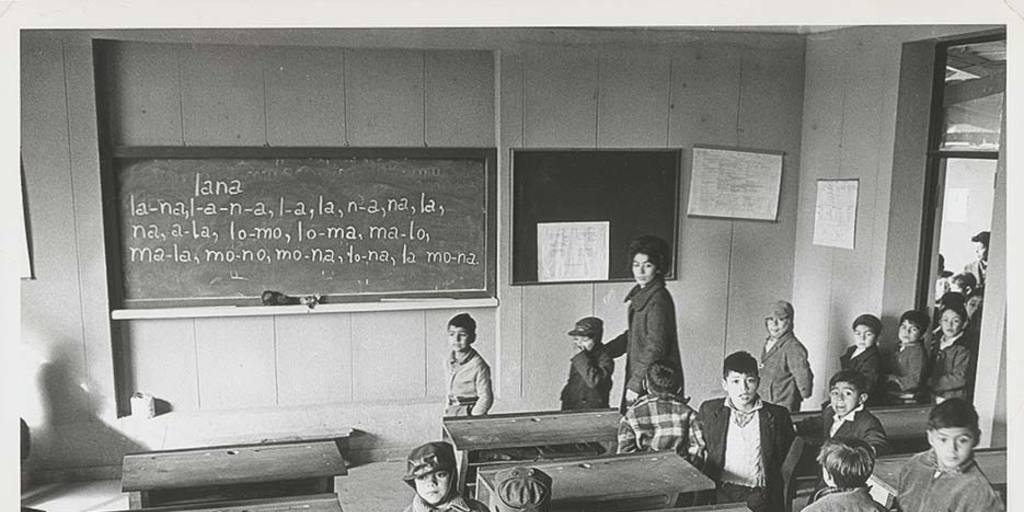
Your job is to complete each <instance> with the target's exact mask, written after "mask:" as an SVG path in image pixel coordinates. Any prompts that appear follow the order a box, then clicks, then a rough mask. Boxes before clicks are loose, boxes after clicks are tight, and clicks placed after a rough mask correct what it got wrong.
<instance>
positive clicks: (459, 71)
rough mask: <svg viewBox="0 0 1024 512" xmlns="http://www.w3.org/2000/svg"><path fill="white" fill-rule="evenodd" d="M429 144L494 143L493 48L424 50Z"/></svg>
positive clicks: (427, 138) (489, 144)
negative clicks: (483, 49) (480, 49)
mask: <svg viewBox="0 0 1024 512" xmlns="http://www.w3.org/2000/svg"><path fill="white" fill-rule="evenodd" d="M424 77H425V80H424V97H425V104H424V108H425V112H426V114H425V118H424V119H425V123H426V130H425V133H426V144H427V145H428V146H483V147H493V146H494V140H495V139H494V92H495V88H494V52H489V51H465V50H464V51H439V50H435V51H429V52H426V53H425V65H424Z"/></svg>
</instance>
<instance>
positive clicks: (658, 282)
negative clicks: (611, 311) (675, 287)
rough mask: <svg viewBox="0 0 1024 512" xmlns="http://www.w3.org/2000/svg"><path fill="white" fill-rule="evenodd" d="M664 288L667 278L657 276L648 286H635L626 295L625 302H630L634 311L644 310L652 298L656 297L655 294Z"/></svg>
mask: <svg viewBox="0 0 1024 512" xmlns="http://www.w3.org/2000/svg"><path fill="white" fill-rule="evenodd" d="M664 287H665V278H663V277H661V276H660V275H659V276H655V277H654V279H652V280H651V282H649V283H647V286H644V287H641V286H640V285H636V286H634V287H633V289H632V290H630V291H629V293H628V294H626V300H625V301H624V302H628V303H629V306H630V307H631V308H633V309H643V308H644V306H646V305H647V302H649V301H650V300H651V297H653V296H654V292H656V291H658V290H660V289H662V288H664Z"/></svg>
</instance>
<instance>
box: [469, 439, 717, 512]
mask: <svg viewBox="0 0 1024 512" xmlns="http://www.w3.org/2000/svg"><path fill="white" fill-rule="evenodd" d="M517 465H523V463H521V462H520V463H517V462H502V463H499V464H488V465H486V466H481V467H480V468H479V469H478V471H477V475H476V487H477V496H476V499H477V500H479V501H481V502H483V503H484V504H485V505H486V504H488V503H489V501H490V499H491V496H492V495H493V493H494V489H495V483H496V482H495V481H494V477H495V474H496V473H498V472H499V471H501V470H502V469H508V468H510V467H514V466H517ZM525 465H528V466H529V467H532V468H537V469H539V470H541V471H543V472H545V473H547V474H548V475H549V476H551V509H552V510H559V511H568V510H581V509H593V508H601V509H605V508H607V509H608V510H612V508H611V507H610V505H612V503H613V502H621V501H627V500H635V499H638V498H647V497H658V496H665V500H664V501H663V502H662V503H663V505H656V506H669V507H671V506H673V505H675V503H676V499H677V498H678V496H679V495H680V494H683V493H687V492H694V491H705V490H708V489H714V488H715V483H714V482H712V481H711V479H710V478H708V477H707V476H705V475H704V474H703V473H701V472H700V471H699V470H697V468H695V467H693V466H692V465H690V463H689V462H687V461H686V460H685V459H683V458H682V457H680V456H679V455H678V454H677V453H675V452H651V453H631V454H627V455H605V456H601V457H589V458H575V459H564V460H560V461H546V462H531V463H528V464H525ZM610 502H612V503H610ZM646 508H651V507H650V506H648V507H646Z"/></svg>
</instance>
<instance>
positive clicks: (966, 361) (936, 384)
mask: <svg viewBox="0 0 1024 512" xmlns="http://www.w3.org/2000/svg"><path fill="white" fill-rule="evenodd" d="M947 357H949V358H950V359H951V361H950V363H949V364H947V366H948V367H949V372H947V373H943V374H939V375H935V376H933V378H932V391H933V392H935V393H941V392H945V391H952V390H954V389H962V388H964V387H965V386H967V372H968V371H969V370H970V365H971V354H970V352H969V351H968V350H967V349H966V348H963V347H960V346H956V347H954V348H953V349H951V350H950V354H949V356H947Z"/></svg>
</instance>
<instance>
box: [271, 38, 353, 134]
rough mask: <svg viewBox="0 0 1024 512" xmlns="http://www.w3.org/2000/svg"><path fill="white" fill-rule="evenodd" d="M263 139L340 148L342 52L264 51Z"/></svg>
mask: <svg viewBox="0 0 1024 512" xmlns="http://www.w3.org/2000/svg"><path fill="white" fill-rule="evenodd" d="M264 52H265V53H264V55H265V58H264V62H263V65H264V68H263V72H264V76H265V77H266V83H267V143H268V144H270V145H271V146H344V145H346V144H347V141H346V140H345V73H344V53H345V52H344V50H343V49H341V48H312V47H285V46H278V47H273V48H266V49H265V50H264Z"/></svg>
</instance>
